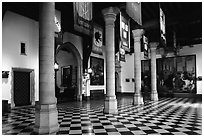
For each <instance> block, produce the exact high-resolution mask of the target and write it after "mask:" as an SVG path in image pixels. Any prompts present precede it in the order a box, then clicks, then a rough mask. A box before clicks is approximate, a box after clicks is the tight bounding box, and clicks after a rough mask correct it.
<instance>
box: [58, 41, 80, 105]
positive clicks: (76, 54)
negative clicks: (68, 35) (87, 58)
mask: <svg viewBox="0 0 204 137" xmlns="http://www.w3.org/2000/svg"><path fill="white" fill-rule="evenodd" d="M61 49H66V50H67V51H69V52H71V53H72V54H73V56H74V57H75V58H76V60H77V100H78V101H82V70H83V68H82V58H81V56H80V53H79V51H78V50H77V48H76V47H75V46H74V45H73V44H72V43H70V42H66V43H64V44H62V45H60V46H59V47H58V48H57V49H56V55H57V53H58V52H59V51H60V50H61Z"/></svg>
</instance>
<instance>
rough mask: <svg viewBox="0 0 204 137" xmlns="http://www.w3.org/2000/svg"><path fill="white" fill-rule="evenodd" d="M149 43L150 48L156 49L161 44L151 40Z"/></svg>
mask: <svg viewBox="0 0 204 137" xmlns="http://www.w3.org/2000/svg"><path fill="white" fill-rule="evenodd" d="M149 45H150V49H156V48H157V46H158V45H159V42H150V43H149Z"/></svg>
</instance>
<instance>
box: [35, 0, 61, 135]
mask: <svg viewBox="0 0 204 137" xmlns="http://www.w3.org/2000/svg"><path fill="white" fill-rule="evenodd" d="M39 13H40V15H39V34H40V36H39V41H40V46H39V74H40V76H39V101H38V102H37V103H36V107H35V108H36V109H35V126H34V132H36V133H37V134H55V133H56V132H57V131H58V130H59V125H58V112H57V107H56V103H57V99H56V97H55V80H54V16H55V4H54V3H52V2H42V3H40V12H39Z"/></svg>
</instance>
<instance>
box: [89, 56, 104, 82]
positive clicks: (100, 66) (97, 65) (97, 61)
mask: <svg viewBox="0 0 204 137" xmlns="http://www.w3.org/2000/svg"><path fill="white" fill-rule="evenodd" d="M90 67H91V69H92V73H91V75H90V82H91V83H90V84H91V85H104V60H103V59H101V58H96V57H90Z"/></svg>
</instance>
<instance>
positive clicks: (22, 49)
mask: <svg viewBox="0 0 204 137" xmlns="http://www.w3.org/2000/svg"><path fill="white" fill-rule="evenodd" d="M21 55H26V44H25V43H24V42H21Z"/></svg>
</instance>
